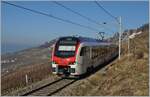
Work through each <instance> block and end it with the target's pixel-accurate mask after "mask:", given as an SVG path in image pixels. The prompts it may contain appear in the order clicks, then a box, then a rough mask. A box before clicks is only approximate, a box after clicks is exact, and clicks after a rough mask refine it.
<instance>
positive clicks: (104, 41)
mask: <svg viewBox="0 0 150 97" xmlns="http://www.w3.org/2000/svg"><path fill="white" fill-rule="evenodd" d="M65 38H73V39H76V40H79V41H80V42H95V43H111V42H108V41H106V40H99V39H94V38H89V37H81V36H79V37H77V36H64V37H60V38H59V39H58V40H60V39H65Z"/></svg>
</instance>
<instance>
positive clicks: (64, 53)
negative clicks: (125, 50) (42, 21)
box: [52, 36, 118, 77]
mask: <svg viewBox="0 0 150 97" xmlns="http://www.w3.org/2000/svg"><path fill="white" fill-rule="evenodd" d="M117 55H118V46H117V45H114V44H112V43H109V42H104V41H100V40H97V39H90V38H84V37H73V36H68V37H61V38H59V39H58V40H57V42H56V43H55V44H54V45H53V49H52V72H53V73H54V74H57V75H67V76H74V77H76V76H80V75H82V74H85V73H86V72H89V71H90V70H91V69H93V68H94V67H97V66H98V65H102V64H103V63H104V62H106V61H109V60H111V59H112V58H114V57H116V56H117Z"/></svg>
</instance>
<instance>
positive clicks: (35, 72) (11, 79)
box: [1, 63, 51, 95]
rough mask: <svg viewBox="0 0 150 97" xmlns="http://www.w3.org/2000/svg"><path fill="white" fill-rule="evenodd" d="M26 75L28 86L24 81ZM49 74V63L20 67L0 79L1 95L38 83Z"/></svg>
mask: <svg viewBox="0 0 150 97" xmlns="http://www.w3.org/2000/svg"><path fill="white" fill-rule="evenodd" d="M26 74H27V75H28V81H29V82H28V84H26V81H25V75H26ZM50 74H51V66H50V63H46V64H35V65H29V66H25V67H22V68H20V69H18V70H16V71H14V72H12V73H10V74H9V75H7V76H2V78H1V93H2V95H5V94H7V93H9V92H11V91H13V90H17V89H19V88H23V87H25V86H27V85H30V84H31V83H34V82H37V81H40V80H42V79H44V78H46V77H47V76H48V75H50Z"/></svg>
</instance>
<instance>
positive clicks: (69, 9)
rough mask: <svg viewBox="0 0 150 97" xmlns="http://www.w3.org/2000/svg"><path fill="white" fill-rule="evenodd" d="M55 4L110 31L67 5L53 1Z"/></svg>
mask: <svg viewBox="0 0 150 97" xmlns="http://www.w3.org/2000/svg"><path fill="white" fill-rule="evenodd" d="M53 2H54V3H55V4H57V5H59V6H61V7H63V8H65V9H66V10H68V11H70V12H72V13H74V14H77V15H79V16H81V17H82V18H84V19H86V20H88V21H90V22H92V23H95V24H97V25H101V26H103V27H104V28H106V29H108V28H107V27H105V26H104V25H102V24H100V23H99V22H97V21H95V20H93V19H91V18H89V17H87V16H84V15H82V14H81V13H79V12H77V11H74V10H72V9H71V8H69V7H66V6H65V5H63V4H61V3H58V2H57V1H53ZM109 30H110V29H109ZM110 31H112V30H110ZM112 32H113V31H112Z"/></svg>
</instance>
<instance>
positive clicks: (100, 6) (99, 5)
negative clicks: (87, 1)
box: [95, 1, 119, 23]
mask: <svg viewBox="0 0 150 97" xmlns="http://www.w3.org/2000/svg"><path fill="white" fill-rule="evenodd" d="M95 3H96V5H98V7H99V8H101V9H102V10H103V11H104V12H105V13H107V14H108V15H109V16H111V17H112V18H114V19H115V20H116V21H117V22H118V23H119V21H118V19H117V17H115V16H114V15H112V14H111V13H110V12H109V11H107V10H106V9H105V8H104V7H103V6H102V5H101V4H100V3H98V2H97V1H95Z"/></svg>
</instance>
